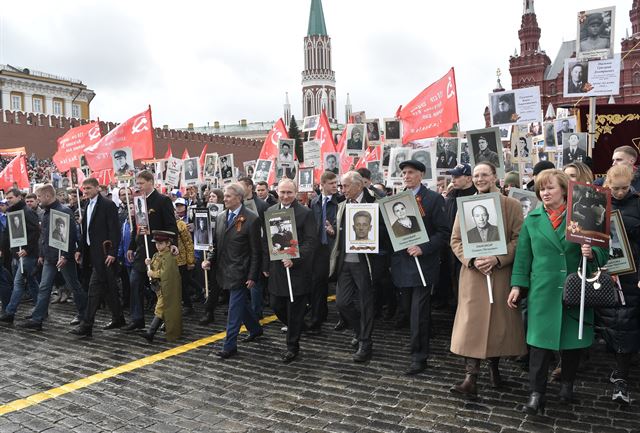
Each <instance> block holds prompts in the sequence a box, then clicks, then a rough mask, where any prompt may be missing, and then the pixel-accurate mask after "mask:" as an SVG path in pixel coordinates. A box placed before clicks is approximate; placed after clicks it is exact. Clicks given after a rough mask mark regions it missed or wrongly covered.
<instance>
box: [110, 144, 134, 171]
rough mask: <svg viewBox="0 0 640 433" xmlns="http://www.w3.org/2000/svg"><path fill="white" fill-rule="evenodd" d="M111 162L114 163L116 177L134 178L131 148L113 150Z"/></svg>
mask: <svg viewBox="0 0 640 433" xmlns="http://www.w3.org/2000/svg"><path fill="white" fill-rule="evenodd" d="M111 160H112V162H113V174H114V175H115V176H116V177H118V178H122V177H131V176H133V170H134V168H133V151H132V150H131V148H130V147H124V148H122V149H114V150H112V151H111Z"/></svg>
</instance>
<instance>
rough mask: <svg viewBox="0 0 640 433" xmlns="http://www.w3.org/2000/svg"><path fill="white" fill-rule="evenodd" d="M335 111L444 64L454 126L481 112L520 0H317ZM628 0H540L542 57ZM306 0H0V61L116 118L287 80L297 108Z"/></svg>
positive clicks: (478, 122) (380, 96) (403, 95)
mask: <svg viewBox="0 0 640 433" xmlns="http://www.w3.org/2000/svg"><path fill="white" fill-rule="evenodd" d="M322 3H323V7H324V15H325V21H326V25H327V31H328V33H329V36H331V38H332V44H333V67H334V70H335V72H336V81H337V84H336V87H337V94H338V108H339V110H338V113H339V116H340V120H341V121H343V119H344V104H345V100H346V95H347V92H348V93H350V95H351V102H352V104H353V109H354V111H359V110H366V112H367V117H388V116H392V115H394V114H395V112H396V109H397V108H398V106H399V105H400V104H406V103H407V102H409V101H410V100H411V99H412V98H413V97H414V96H415V95H417V94H418V93H419V92H420V91H421V90H422V89H424V88H425V87H426V86H427V85H428V84H430V83H431V82H432V81H434V80H436V79H438V78H440V77H441V76H442V75H444V74H445V73H446V72H447V70H448V69H449V68H450V67H451V66H453V67H455V70H456V80H457V86H458V104H459V107H460V120H461V128H462V129H473V128H477V127H483V126H484V119H483V117H482V113H483V110H484V107H485V106H486V105H487V94H488V93H489V92H490V91H491V90H492V89H493V88H494V87H495V82H496V75H495V72H496V69H497V68H500V69H501V70H502V72H503V75H502V84H503V86H504V87H505V88H507V89H509V88H510V86H511V77H510V75H509V56H510V55H513V52H514V49H516V48H517V49H518V51H519V50H520V43H519V40H518V29H519V28H520V22H521V15H522V7H523V6H522V3H523V2H522V1H518V0H509V1H506V0H492V1H470V0H464V1H463V0H446V1H426V0H396V1H393V2H391V1H382V0H349V1H345V0H323V2H322ZM631 3H632V0H624V1H623V0H611V1H602V0H601V1H597V0H584V1H581V2H578V1H567V0H562V1H558V0H537V1H536V2H535V10H536V13H537V18H538V24H539V25H540V27H541V29H542V37H541V41H540V44H541V47H542V49H543V50H545V51H546V52H547V54H548V55H549V57H550V58H551V60H552V61H553V59H554V58H555V56H556V54H557V52H558V49H559V47H560V44H561V43H562V41H563V40H574V39H575V37H576V36H575V35H576V24H575V20H576V13H577V11H579V10H585V9H592V8H599V7H604V6H610V5H612V4H613V5H615V6H616V24H615V33H616V35H615V36H616V37H615V41H616V45H615V47H616V52H619V51H620V42H619V41H620V39H621V38H622V37H623V36H624V35H625V31H626V30H627V29H630V27H631V24H630V21H629V9H630V8H631ZM310 4H311V0H269V1H265V0H235V1H225V0H216V1H208V2H204V1H191V0H181V1H177V2H176V1H171V2H169V1H126V2H125V1H82V2H80V1H64V0H63V1H59V2H53V1H48V0H47V1H41V0H36V1H33V0H32V1H29V2H28V3H25V2H3V5H2V10H0V16H1V29H0V63H2V64H6V63H8V64H11V65H14V66H21V67H28V68H30V69H35V70H40V71H43V72H48V73H52V74H57V75H62V76H69V77H73V78H77V79H80V80H82V81H83V82H84V83H85V84H87V85H88V86H89V88H91V89H93V90H94V91H95V92H96V97H95V99H94V100H93V102H92V104H91V107H92V110H91V117H92V118H95V117H97V116H99V117H100V118H101V119H103V120H110V121H115V122H121V121H123V120H125V119H126V118H128V117H130V116H131V115H133V114H136V113H138V112H140V111H142V110H144V109H145V108H146V106H147V105H148V104H151V107H152V109H153V117H154V124H155V125H156V126H161V125H163V124H168V125H170V126H171V127H186V125H187V123H189V122H193V123H194V124H195V125H196V126H201V125H206V124H207V122H210V123H211V124H213V122H214V121H215V120H218V121H220V122H221V123H224V124H233V123H237V122H238V121H239V120H240V119H243V118H246V119H247V120H248V121H250V122H254V121H263V120H275V119H277V118H278V117H280V116H282V104H283V102H284V95H285V92H287V91H288V92H289V95H290V99H291V104H292V111H293V114H294V115H296V118H299V117H300V116H301V113H302V107H301V84H300V80H301V75H300V74H301V71H302V69H303V65H304V63H303V38H304V36H305V35H306V32H307V25H308V19H309V6H310Z"/></svg>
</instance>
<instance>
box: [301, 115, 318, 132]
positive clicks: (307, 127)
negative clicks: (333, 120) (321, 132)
mask: <svg viewBox="0 0 640 433" xmlns="http://www.w3.org/2000/svg"><path fill="white" fill-rule="evenodd" d="M319 123H320V115H319V114H316V115H315V116H307V117H305V118H304V119H303V120H302V132H309V131H315V130H316V129H318V124H319Z"/></svg>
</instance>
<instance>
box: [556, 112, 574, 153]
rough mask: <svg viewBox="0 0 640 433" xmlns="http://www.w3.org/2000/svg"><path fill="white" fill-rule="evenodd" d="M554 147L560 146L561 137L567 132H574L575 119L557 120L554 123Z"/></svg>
mask: <svg viewBox="0 0 640 433" xmlns="http://www.w3.org/2000/svg"><path fill="white" fill-rule="evenodd" d="M555 130H556V145H558V146H562V135H563V134H566V133H568V132H575V130H576V118H575V117H567V118H565V119H557V120H556V121H555Z"/></svg>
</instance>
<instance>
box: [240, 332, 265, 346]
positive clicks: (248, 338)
mask: <svg viewBox="0 0 640 433" xmlns="http://www.w3.org/2000/svg"><path fill="white" fill-rule="evenodd" d="M263 335H264V331H263V330H262V329H260V331H259V332H256V333H255V334H249V335H245V336H244V338H243V339H242V341H243V342H245V343H251V342H252V341H255V340H256V338H258V337H262V336H263Z"/></svg>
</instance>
